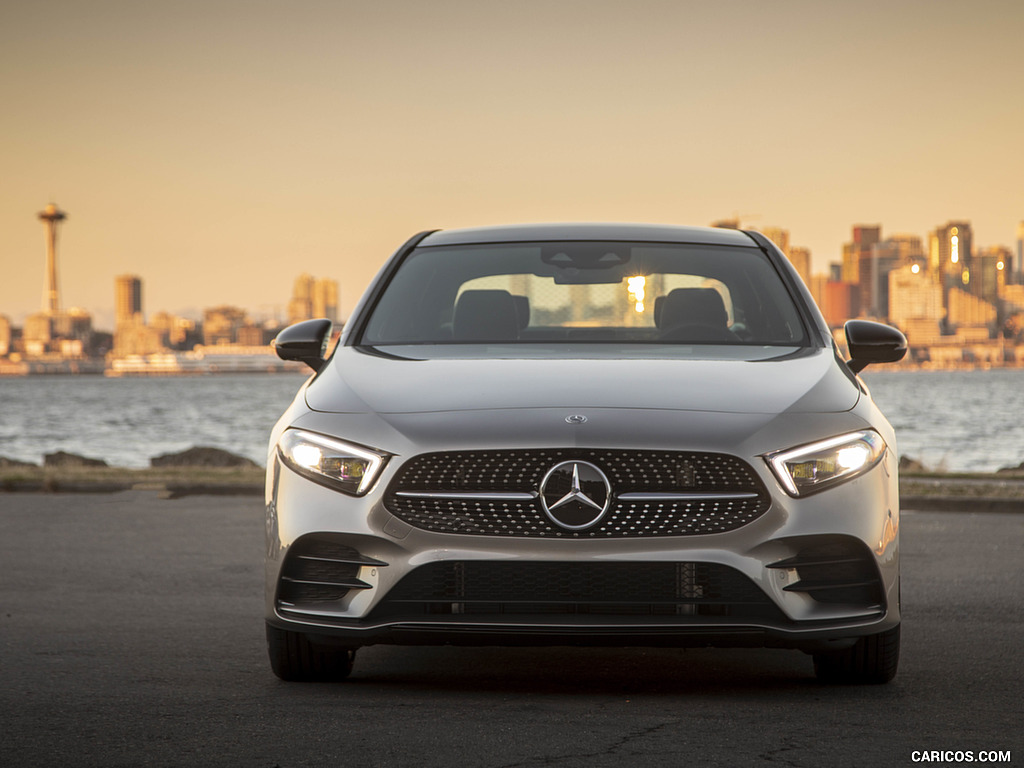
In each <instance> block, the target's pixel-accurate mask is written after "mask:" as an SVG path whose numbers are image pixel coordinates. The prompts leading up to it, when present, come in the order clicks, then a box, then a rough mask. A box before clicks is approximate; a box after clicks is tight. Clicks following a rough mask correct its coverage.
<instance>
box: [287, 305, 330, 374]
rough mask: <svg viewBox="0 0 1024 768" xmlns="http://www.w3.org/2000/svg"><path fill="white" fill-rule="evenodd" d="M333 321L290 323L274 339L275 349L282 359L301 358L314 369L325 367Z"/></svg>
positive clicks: (320, 320)
mask: <svg viewBox="0 0 1024 768" xmlns="http://www.w3.org/2000/svg"><path fill="white" fill-rule="evenodd" d="M333 325H334V324H333V323H332V322H331V321H330V320H327V319H323V318H321V319H318V320H304V321H302V322H301V323H295V325H289V326H288V327H287V328H285V329H284V330H283V331H281V332H280V333H279V334H277V338H276V339H274V350H275V351H276V352H277V356H278V357H280V358H281V359H282V360H299V361H300V362H303V363H305V364H306V365H308V366H309V367H310V368H312V369H313V370H314V371H319V370H320V369H321V368H323V367H324V363H325V362H326V361H325V360H324V353H325V352H326V350H327V342H328V341H329V340H330V338H331V328H332V327H333Z"/></svg>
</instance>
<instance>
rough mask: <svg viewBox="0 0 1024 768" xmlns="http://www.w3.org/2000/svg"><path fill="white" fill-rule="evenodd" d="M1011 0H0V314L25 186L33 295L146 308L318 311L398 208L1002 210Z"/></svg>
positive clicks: (455, 220) (826, 230) (380, 247)
mask: <svg viewBox="0 0 1024 768" xmlns="http://www.w3.org/2000/svg"><path fill="white" fill-rule="evenodd" d="M1021 29H1024V3H1021V2H1019V0H1008V1H999V2H997V1H995V0H976V1H975V2H972V3H954V2H950V1H949V0H933V1H931V2H927V1H919V2H906V1H902V0H882V1H881V2H879V1H877V0H866V1H861V2H856V3H852V2H851V3H832V2H828V3H826V2H819V1H817V0H816V1H814V2H802V1H801V2H790V1H787V0H781V1H778V2H760V1H759V2H753V1H744V2H729V1H728V0H723V1H721V2H716V3H707V2H701V3H688V2H679V0H675V1H674V2H673V1H666V2H660V1H658V0H633V1H632V2H599V1H594V0H591V1H590V2H561V3H560V2H556V0H546V1H545V2H508V1H507V0H505V1H504V2H490V1H489V0H479V1H478V2H430V3H423V2H387V1H386V0H384V1H382V2H376V3H373V4H370V3H358V4H357V3H353V2H338V1H336V0H332V1H330V2H301V1H299V2H290V3H284V2H254V1H251V0H249V1H246V2H241V0H228V1H224V2H216V1H215V0H214V1H210V0H206V1H204V2H192V1H190V0H187V1H184V2H183V1H181V0H179V1H177V2H174V3H139V2H129V1H125V0H115V1H110V2H104V1H103V0H92V1H91V2H88V3H83V2H79V1H77V0H65V1H58V2H47V3H4V4H3V6H2V8H0V161H2V162H0V314H6V315H8V316H9V317H11V318H12V319H13V320H14V321H15V322H16V323H20V322H21V321H22V319H23V317H24V315H25V314H26V313H29V312H34V311H38V309H39V308H40V307H41V303H42V287H43V269H44V257H45V247H44V240H43V228H42V225H41V224H40V223H39V222H38V221H37V220H36V213H37V212H38V211H40V210H42V208H43V207H44V206H45V205H46V204H47V203H48V202H50V201H51V200H53V201H55V202H56V203H57V204H58V205H59V206H60V207H61V208H62V209H64V210H65V211H67V213H68V215H69V218H68V220H67V222H66V223H65V224H64V227H63V229H62V233H61V241H60V272H61V286H60V287H61V294H62V303H63V305H64V306H65V307H69V306H75V305H77V306H84V307H86V308H88V309H90V310H91V311H93V312H95V313H96V314H97V318H98V321H99V323H98V324H99V325H101V326H102V325H107V326H109V322H105V320H106V318H109V317H110V315H111V310H112V306H113V283H114V277H115V275H118V274H121V273H126V272H131V273H134V274H138V275H140V276H141V277H142V278H143V281H144V301H145V310H146V312H147V313H152V312H155V311H158V310H161V309H165V310H170V311H182V310H187V309H189V308H201V307H204V306H210V305H213V304H217V303H230V304H238V305H241V306H245V307H247V308H249V309H250V310H253V311H254V312H256V313H260V312H271V311H274V310H275V308H276V309H278V310H280V309H282V308H283V306H284V305H285V304H286V302H287V300H288V298H289V295H290V293H291V285H292V282H293V280H294V278H295V276H296V275H298V274H299V273H300V272H309V273H311V274H314V275H316V276H325V277H333V278H336V279H338V280H339V282H340V283H341V292H342V310H343V314H347V312H348V310H349V309H350V308H351V306H352V304H353V303H354V302H355V301H356V299H357V298H358V296H359V295H360V294H361V292H362V290H363V288H364V287H365V286H366V284H367V282H368V281H369V279H370V278H371V277H372V276H373V274H374V273H375V272H376V270H377V268H378V267H379V266H380V264H381V263H382V261H383V260H384V259H385V258H387V256H388V255H390V253H391V251H392V250H393V249H394V248H395V247H397V246H398V245H399V244H400V243H401V242H402V241H404V240H405V239H406V238H407V237H408V236H409V235H411V234H413V233H414V232H416V231H419V230H421V229H428V228H430V229H432V228H445V227H456V226H470V225H480V224H496V223H507V222H524V221H553V220H555V221H557V220H580V221H614V220H622V221H655V222H666V223H678V224H708V223H710V222H711V221H712V220H714V219H719V218H725V217H730V216H732V215H735V214H737V213H738V214H740V215H741V216H744V217H745V220H746V223H748V224H750V225H753V226H761V227H767V226H781V227H785V228H787V229H789V230H790V233H791V238H792V242H793V243H794V244H796V245H804V246H807V247H809V248H811V250H812V252H813V255H814V260H815V266H816V268H817V269H818V270H822V269H824V268H825V265H826V264H827V263H828V262H829V261H834V260H837V259H838V258H839V253H840V248H841V245H842V243H843V242H844V241H846V240H848V239H849V237H850V227H851V225H853V224H855V223H869V224H874V223H880V224H881V225H882V227H883V235H885V234H896V233H904V232H908V233H911V234H918V235H921V236H922V237H924V236H926V234H927V232H928V231H929V230H930V229H932V228H934V227H935V226H937V225H939V224H941V223H944V222H946V221H947V220H950V219H967V220H970V221H971V222H973V224H974V229H975V244H976V245H982V246H984V245H996V244H1005V245H1011V244H1012V243H1013V241H1014V239H1015V237H1016V228H1017V224H1018V222H1019V221H1021V220H1024V139H1022V138H1021V137H1024V98H1022V93H1024V86H1022V83H1024V44H1022V43H1021V42H1020V39H1019V38H1020V31H1021Z"/></svg>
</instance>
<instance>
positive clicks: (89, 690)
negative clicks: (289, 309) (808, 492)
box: [0, 491, 1024, 768]
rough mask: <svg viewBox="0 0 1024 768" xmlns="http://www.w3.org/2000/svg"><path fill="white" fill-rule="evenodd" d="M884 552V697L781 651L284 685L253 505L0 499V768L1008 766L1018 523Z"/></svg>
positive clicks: (515, 665) (535, 661)
mask: <svg viewBox="0 0 1024 768" xmlns="http://www.w3.org/2000/svg"><path fill="white" fill-rule="evenodd" d="M901 536H902V552H903V603H904V610H903V614H904V624H903V657H902V661H901V667H900V672H899V674H898V676H897V677H896V680H895V681H894V682H893V683H891V684H889V685H887V686H879V687H852V688H843V687H837V688H830V687H826V686H822V685H819V684H818V683H817V682H815V680H814V678H813V674H812V668H811V661H810V657H808V656H804V655H803V654H800V653H798V652H792V651H775V650H747V649H743V650H716V649H700V650H674V649H635V648H617V649H601V648H592V649H576V648H550V649H544V648H540V649H505V648H449V647H440V648H401V647H384V646H377V647H371V648H364V649H362V650H360V651H359V654H358V657H357V659H356V666H355V671H354V673H353V676H352V678H351V679H350V680H349V681H347V682H345V683H341V684H287V683H282V682H280V681H278V680H277V679H276V678H275V677H273V675H272V674H271V672H270V670H269V667H268V664H267V662H266V653H265V649H264V637H263V615H262V611H263V599H262V562H261V558H262V551H263V518H262V508H261V503H260V501H259V500H258V499H254V498H252V497H237V498H233V497H212V496H188V497H185V498H182V499H176V500H167V499H161V498H159V497H158V495H157V494H156V493H153V492H144V491H128V492H122V493H108V494H25V493H20V494H0V564H2V576H0V681H2V684H0V718H2V720H0V765H3V766H35V765H38V766H56V765H64V766H183V765H203V766H266V767H267V768H272V767H273V766H280V767H281V768H288V767H291V766H320V765H331V766H350V765H351V766H367V767H369V766H488V767H491V766H493V767H495V768H497V767H499V766H509V767H511V766H524V767H530V766H577V765H578V766H612V765H615V766H620V765H637V766H662V765H664V766H684V765H685V766H730V767H731V766H742V765H787V766H808V768H811V767H815V768H816V767H817V766H875V765H877V766H882V765H886V766H890V765H915V764H918V763H919V762H920V754H919V753H920V752H921V751H936V750H938V751H961V752H966V751H971V752H972V753H974V754H975V755H976V756H977V755H978V754H979V753H980V752H982V751H986V752H987V751H994V752H999V753H1009V755H1010V758H1011V760H1012V763H1011V764H1024V737H1022V736H1021V727H1020V723H1021V703H1020V702H1021V695H1022V693H1024V682H1022V681H1024V657H1022V654H1021V653H1020V647H1021V637H1022V636H1024V569H1022V568H1021V565H1020V563H1021V552H1022V551H1024V515H1016V514H988V513H977V514H970V513H968V514H964V513H942V512H939V513H936V512H926V511H913V510H910V511H905V513H904V516H903V526H902V531H901ZM932 764H935V763H934V762H933V763H932Z"/></svg>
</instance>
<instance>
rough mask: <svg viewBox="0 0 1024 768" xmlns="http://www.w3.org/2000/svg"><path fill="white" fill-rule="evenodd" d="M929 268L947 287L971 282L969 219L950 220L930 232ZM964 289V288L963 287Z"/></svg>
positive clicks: (971, 250)
mask: <svg viewBox="0 0 1024 768" xmlns="http://www.w3.org/2000/svg"><path fill="white" fill-rule="evenodd" d="M930 242H931V248H930V252H929V254H928V260H929V264H928V266H929V268H930V269H931V270H932V272H933V273H934V274H936V275H941V276H942V282H943V284H944V285H946V286H947V287H950V286H955V287H965V286H968V285H970V282H971V274H970V272H971V256H972V254H973V253H974V250H973V243H974V234H973V232H972V230H971V223H970V222H969V221H950V222H948V223H947V224H945V225H944V226H941V227H936V229H935V231H934V232H932V234H931V238H930ZM964 289H965V290H966V288H964Z"/></svg>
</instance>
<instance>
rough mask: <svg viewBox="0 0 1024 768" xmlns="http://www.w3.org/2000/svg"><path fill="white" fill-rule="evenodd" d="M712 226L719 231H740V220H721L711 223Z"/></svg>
mask: <svg viewBox="0 0 1024 768" xmlns="http://www.w3.org/2000/svg"><path fill="white" fill-rule="evenodd" d="M711 226H712V227H716V228H717V229H739V228H740V220H739V219H719V220H718V221H713V222H711Z"/></svg>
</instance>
